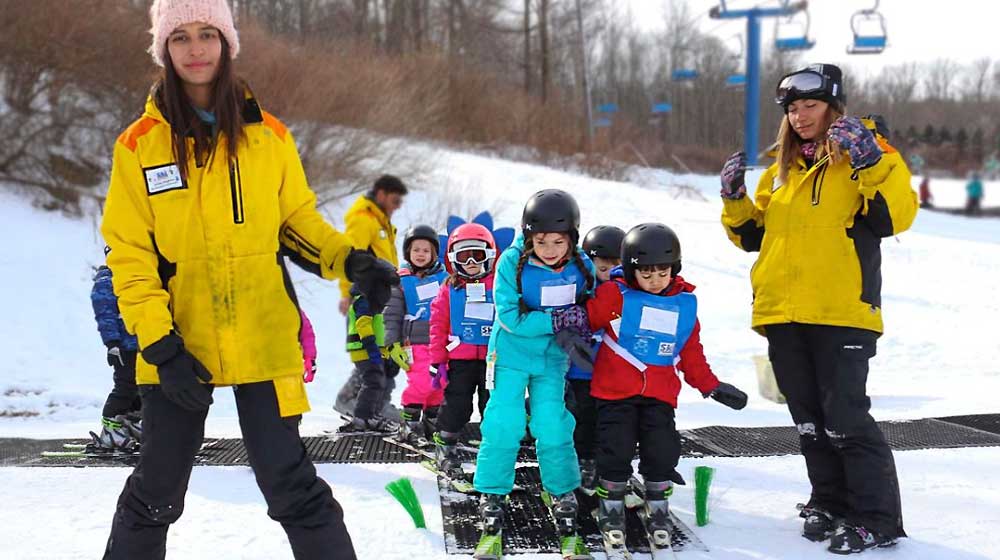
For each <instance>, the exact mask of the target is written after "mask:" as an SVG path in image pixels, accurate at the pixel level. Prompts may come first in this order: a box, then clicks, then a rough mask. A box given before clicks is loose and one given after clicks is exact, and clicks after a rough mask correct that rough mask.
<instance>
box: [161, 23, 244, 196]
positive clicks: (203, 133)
mask: <svg viewBox="0 0 1000 560" xmlns="http://www.w3.org/2000/svg"><path fill="white" fill-rule="evenodd" d="M219 40H220V41H222V55H221V56H220V58H219V72H218V74H217V75H216V76H215V82H214V83H213V84H212V101H211V103H212V106H211V107H210V110H211V112H212V113H214V114H215V119H216V123H218V128H217V134H216V135H215V136H214V137H212V136H211V134H210V131H208V130H206V127H205V126H203V124H202V122H201V119H199V118H198V115H197V114H196V113H195V112H194V109H193V108H192V107H191V101H190V99H188V96H187V94H186V93H185V92H184V82H183V81H182V80H181V77H180V76H178V75H177V70H176V69H174V63H173V61H172V60H171V59H170V51H169V49H164V52H163V72H162V73H161V74H160V77H159V79H157V81H156V83H155V84H154V85H153V99H154V101H155V102H156V106H157V107H158V108H159V109H160V112H161V113H163V116H164V118H166V119H167V123H168V124H170V136H171V140H172V143H173V151H174V158H175V161H176V162H177V167H178V168H179V169H180V172H181V176H182V177H184V178H185V179H187V161H188V145H187V142H186V139H187V137H189V136H193V137H194V159H195V165H197V166H199V167H201V166H204V165H209V166H210V165H211V164H212V161H213V160H214V159H215V149H216V148H217V147H218V145H219V142H218V140H219V137H220V136H222V135H224V136H225V137H226V139H227V142H226V152H227V153H226V155H227V156H228V157H227V159H228V160H229V161H235V160H236V151H237V148H238V147H239V143H240V142H244V141H246V133H245V131H244V130H243V125H244V122H243V97H244V93H245V91H246V84H245V83H244V82H243V81H242V80H241V79H239V78H238V77H236V75H235V73H234V72H233V61H232V59H231V58H230V57H229V43H227V42H226V39H225V37H223V36H222V34H221V33H220V34H219Z"/></svg>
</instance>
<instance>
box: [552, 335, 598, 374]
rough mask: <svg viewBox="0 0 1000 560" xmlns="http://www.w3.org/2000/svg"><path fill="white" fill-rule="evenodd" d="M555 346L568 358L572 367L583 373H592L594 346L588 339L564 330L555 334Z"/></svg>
mask: <svg viewBox="0 0 1000 560" xmlns="http://www.w3.org/2000/svg"><path fill="white" fill-rule="evenodd" d="M556 344H557V345H558V346H559V348H562V350H563V352H566V354H567V355H568V356H569V360H570V361H571V362H573V365H575V366H576V367H578V368H580V369H581V370H583V371H585V372H588V373H589V372H592V371H594V354H595V352H594V345H593V344H591V338H590V337H584V336H583V335H581V334H579V333H577V332H575V331H572V330H569V329H566V330H561V331H559V332H557V333H556Z"/></svg>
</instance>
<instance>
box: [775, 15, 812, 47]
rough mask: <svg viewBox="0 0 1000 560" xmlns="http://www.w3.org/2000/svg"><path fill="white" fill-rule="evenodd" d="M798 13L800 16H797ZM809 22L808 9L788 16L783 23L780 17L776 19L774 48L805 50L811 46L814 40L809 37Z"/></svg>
mask: <svg viewBox="0 0 1000 560" xmlns="http://www.w3.org/2000/svg"><path fill="white" fill-rule="evenodd" d="M799 14H802V16H801V17H799ZM802 18H805V19H802ZM810 23H811V20H810V18H809V11H808V10H801V11H800V12H798V13H797V14H794V15H791V16H788V19H787V20H786V21H785V23H784V24H782V23H781V20H780V19H779V20H777V21H776V22H775V24H774V48H775V49H778V50H779V51H806V50H809V49H811V48H813V47H814V46H815V45H816V41H815V40H813V39H810V38H809V25H810Z"/></svg>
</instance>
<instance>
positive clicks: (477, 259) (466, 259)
mask: <svg viewBox="0 0 1000 560" xmlns="http://www.w3.org/2000/svg"><path fill="white" fill-rule="evenodd" d="M496 256H497V252H496V250H494V249H488V248H480V247H471V248H469V249H459V250H458V251H452V252H451V253H448V259H449V260H451V262H453V263H457V264H463V265H464V264H486V263H487V262H489V261H490V260H491V259H493V258H495V257H496Z"/></svg>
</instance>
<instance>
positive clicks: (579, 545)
mask: <svg viewBox="0 0 1000 560" xmlns="http://www.w3.org/2000/svg"><path fill="white" fill-rule="evenodd" d="M542 502H544V503H545V507H546V508H547V509H548V510H549V514H550V515H551V516H552V522H553V523H555V526H556V531H557V532H558V533H559V553H560V554H562V557H563V558H564V559H565V560H593V558H594V557H593V556H591V555H590V549H588V548H587V542H586V540H584V538H583V537H581V536H580V533H579V527H577V523H576V512H575V511H574V512H573V517H572V518H571V519H570V518H567V517H563V518H560V517H559V516H557V515H556V511H555V510H554V509H553V508H552V506H553V502H552V495H551V494H549V493H548V492H546V491H544V490H543V491H542Z"/></svg>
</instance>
